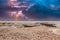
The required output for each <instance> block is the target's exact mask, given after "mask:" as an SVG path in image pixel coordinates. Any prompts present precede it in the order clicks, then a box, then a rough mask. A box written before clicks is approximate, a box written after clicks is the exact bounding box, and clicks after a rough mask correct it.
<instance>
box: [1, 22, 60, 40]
mask: <svg viewBox="0 0 60 40" xmlns="http://www.w3.org/2000/svg"><path fill="white" fill-rule="evenodd" d="M4 23H5V24H4ZM4 23H2V22H1V23H0V40H60V28H59V27H47V26H45V25H41V24H39V23H35V24H34V23H14V24H13V23H12V24H11V23H7V22H4ZM23 24H25V25H28V26H31V27H25V26H23ZM32 24H33V25H32ZM38 24H39V25H38ZM34 25H35V26H34Z"/></svg>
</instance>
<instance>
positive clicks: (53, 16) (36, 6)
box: [0, 0, 60, 21]
mask: <svg viewBox="0 0 60 40" xmlns="http://www.w3.org/2000/svg"><path fill="white" fill-rule="evenodd" d="M0 20H1V21H15V20H17V21H26V20H28V21H31V20H34V21H36V20H38V21H60V0H0Z"/></svg>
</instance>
